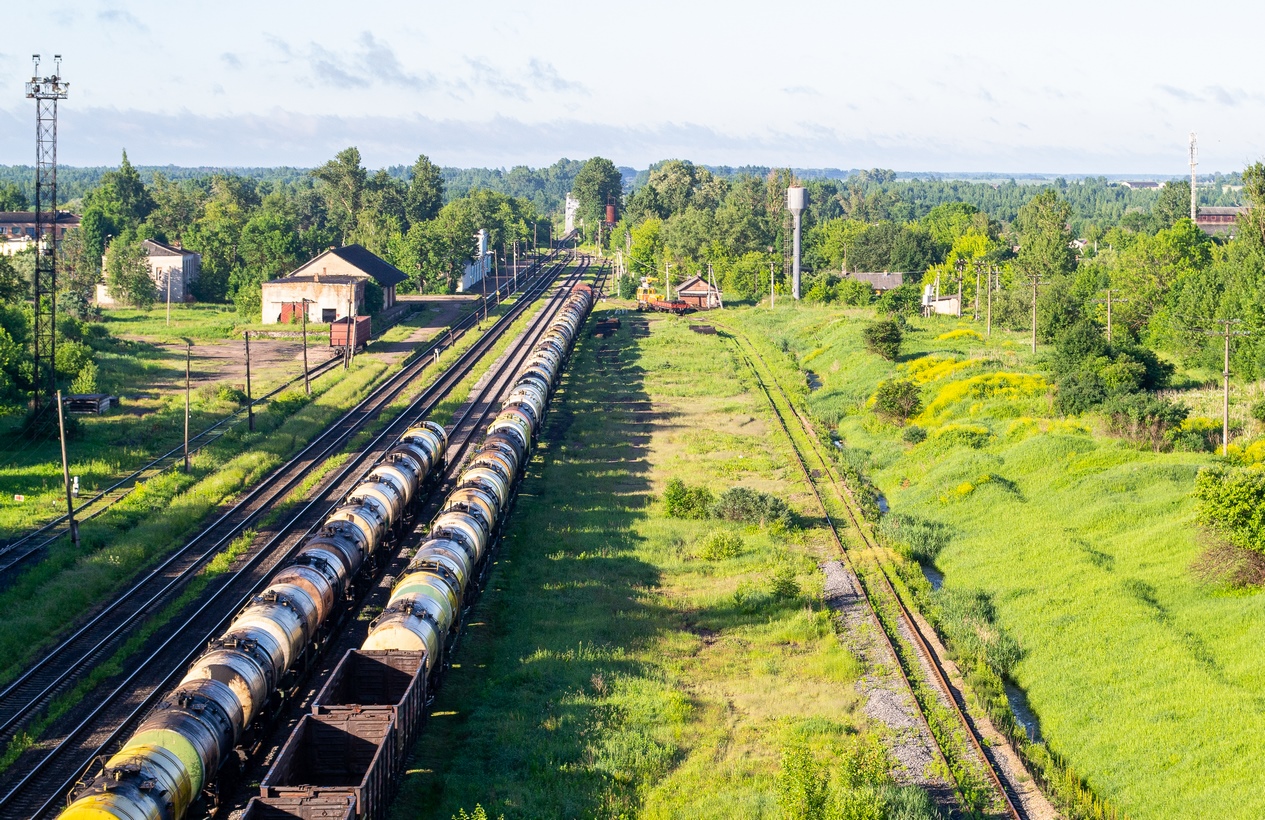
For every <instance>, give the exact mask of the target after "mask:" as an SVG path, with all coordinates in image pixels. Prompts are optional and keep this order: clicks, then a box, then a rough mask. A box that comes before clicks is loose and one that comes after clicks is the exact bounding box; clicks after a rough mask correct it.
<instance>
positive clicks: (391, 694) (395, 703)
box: [312, 649, 426, 764]
mask: <svg viewBox="0 0 1265 820" xmlns="http://www.w3.org/2000/svg"><path fill="white" fill-rule="evenodd" d="M425 660H426V653H425V652H406V651H404V650H400V649H373V650H370V649H350V650H348V651H347V654H346V655H344V656H343V659H342V660H341V661H339V662H338V666H336V667H334V673H333V674H332V675H331V676H330V679H329V681H328V682H327V683H326V684H325V686H324V687H322V688H321V691H320V692H318V693H317V695H316V699H315V700H313V701H312V714H314V715H343V714H358V713H362V712H372V711H375V710H376V711H384V712H386V713H388V714H390V715H391V716H392V717H393V718H394V719H395V733H396V742H397V748H396V750H395V754H396V756H397V758H398V762H399V763H400V764H403V761H404V757H405V756H406V755H407V754H408V750H409V749H410V748H412V746H413V741H414V739H416V737H417V732H418V729H419V728H420V726H421V723H422V717H423V715H422V710H423V709H424V708H425V706H426V666H425Z"/></svg>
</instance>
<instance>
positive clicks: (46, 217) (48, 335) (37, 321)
mask: <svg viewBox="0 0 1265 820" xmlns="http://www.w3.org/2000/svg"><path fill="white" fill-rule="evenodd" d="M33 60H34V62H35V70H34V71H33V72H32V75H31V81H30V82H28V83H27V84H26V97H27V99H29V100H35V270H34V275H33V277H32V285H33V288H32V295H33V296H34V309H35V310H34V316H33V319H34V321H33V325H34V327H33V330H34V333H33V334H32V341H33V347H34V350H33V351H32V352H33V353H34V356H33V364H34V368H33V371H32V374H31V375H32V379H31V381H32V387H33V390H32V391H31V393H32V397H33V399H34V409H35V411H36V412H37V413H38V411H39V410H40V409H41V408H42V407H43V406H44V405H45V404H46V403H47V402H51V401H52V400H53V398H54V396H55V393H56V391H57V364H56V362H57V238H58V237H57V101H58V100H64V99H66V94H67V92H68V91H69V90H70V83H67V82H65V81H63V80H62V78H61V55H60V54H54V55H53V60H54V66H55V68H54V70H53V74H52V76H51V77H43V78H41V77H40V75H39V71H40V55H38V54H35V55H33ZM59 406H60V405H59ZM59 412H60V411H59Z"/></svg>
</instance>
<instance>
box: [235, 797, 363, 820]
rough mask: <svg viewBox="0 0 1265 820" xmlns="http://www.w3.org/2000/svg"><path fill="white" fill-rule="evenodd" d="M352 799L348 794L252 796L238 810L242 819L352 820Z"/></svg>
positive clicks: (353, 806)
mask: <svg viewBox="0 0 1265 820" xmlns="http://www.w3.org/2000/svg"><path fill="white" fill-rule="evenodd" d="M355 818H356V798H354V797H352V796H351V795H332V796H329V797H252V798H251V799H250V802H249V803H247V804H246V811H245V812H243V813H242V820H355Z"/></svg>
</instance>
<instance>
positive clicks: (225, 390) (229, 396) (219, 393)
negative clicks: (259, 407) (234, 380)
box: [215, 384, 246, 405]
mask: <svg viewBox="0 0 1265 820" xmlns="http://www.w3.org/2000/svg"><path fill="white" fill-rule="evenodd" d="M215 398H216V399H218V400H219V401H226V402H228V403H230V404H237V405H242V404H245V403H246V393H245V392H244V391H242V390H238V389H237V388H236V387H232V386H230V385H227V384H221V385H220V386H219V387H217V388H215Z"/></svg>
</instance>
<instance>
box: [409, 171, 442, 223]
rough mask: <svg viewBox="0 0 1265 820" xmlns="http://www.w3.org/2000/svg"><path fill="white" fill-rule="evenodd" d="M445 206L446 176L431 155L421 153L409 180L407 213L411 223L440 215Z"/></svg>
mask: <svg viewBox="0 0 1265 820" xmlns="http://www.w3.org/2000/svg"><path fill="white" fill-rule="evenodd" d="M443 206H444V178H443V176H441V175H440V173H439V166H438V165H436V164H435V163H433V162H431V161H430V157H428V156H426V155H425V154H420V155H418V157H417V162H415V163H413V176H412V179H411V180H410V181H409V186H408V200H407V213H408V221H409V222H410V223H415V222H425V221H426V220H428V219H434V218H435V217H436V216H438V215H439V209H440V208H442V207H443Z"/></svg>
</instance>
